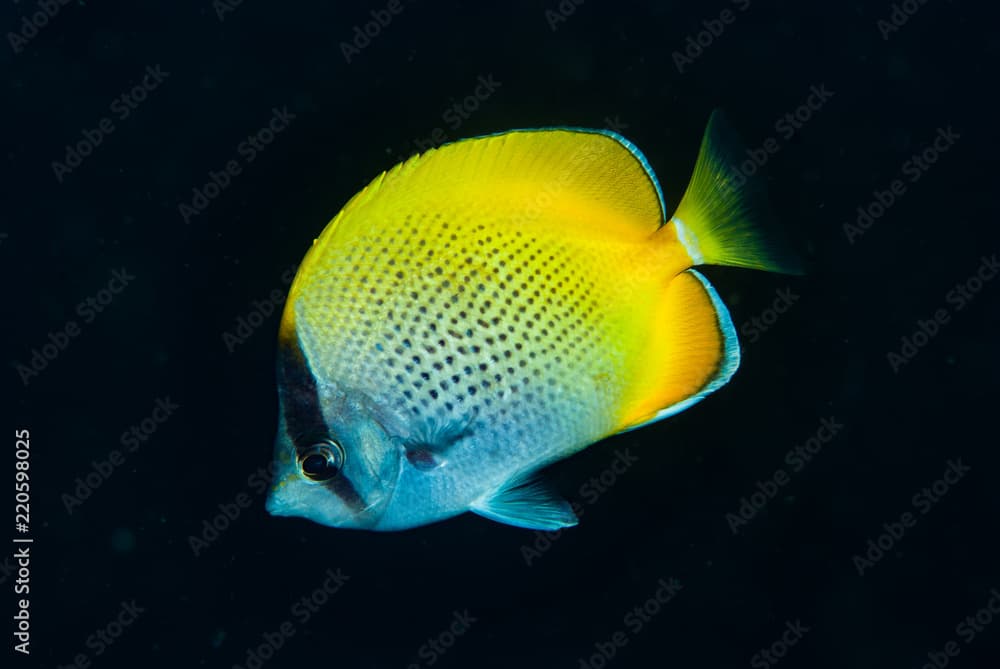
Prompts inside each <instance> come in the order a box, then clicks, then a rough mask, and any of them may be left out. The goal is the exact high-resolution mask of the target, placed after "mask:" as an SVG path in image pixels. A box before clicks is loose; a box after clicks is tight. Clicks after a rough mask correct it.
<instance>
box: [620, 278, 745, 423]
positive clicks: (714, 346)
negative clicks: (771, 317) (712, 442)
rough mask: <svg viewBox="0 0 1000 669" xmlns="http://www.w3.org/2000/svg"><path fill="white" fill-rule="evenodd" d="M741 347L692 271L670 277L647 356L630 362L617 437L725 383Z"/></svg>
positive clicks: (717, 301)
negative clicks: (630, 377)
mask: <svg viewBox="0 0 1000 669" xmlns="http://www.w3.org/2000/svg"><path fill="white" fill-rule="evenodd" d="M739 364H740V346H739V342H738V341H737V338H736V329H735V328H734V327H733V322H732V319H731V318H730V316H729V311H728V310H727V309H726V306H725V305H724V304H723V303H722V300H721V299H720V298H719V296H718V294H717V293H716V292H715V289H714V288H712V286H711V284H709V282H708V280H707V279H706V278H705V277H704V276H702V275H701V274H700V273H698V272H697V271H695V270H693V269H689V270H687V271H685V272H681V273H680V274H678V275H677V276H676V277H674V278H673V279H672V280H671V281H670V284H669V285H668V286H667V289H666V291H665V292H664V295H663V299H662V301H660V303H659V304H658V305H657V306H656V313H655V314H654V315H653V319H652V326H651V332H650V336H649V339H648V345H647V347H646V354H645V355H644V356H641V359H639V360H636V361H635V369H634V370H633V372H632V373H633V379H634V381H633V383H632V384H631V385H630V386H629V390H628V392H627V393H626V397H625V400H624V402H623V403H622V405H621V411H620V413H619V422H618V425H619V426H620V427H619V430H620V431H624V430H631V429H634V428H637V427H639V426H641V425H645V424H647V423H651V422H653V421H657V420H662V419H663V418H666V417H668V416H672V415H674V414H676V413H678V412H680V411H683V410H684V409H687V408H688V407H690V406H692V405H693V404H695V403H697V402H699V401H700V400H702V399H703V398H704V397H705V396H707V395H708V394H710V393H712V392H714V391H715V390H717V389H718V388H720V387H722V386H723V385H725V384H726V382H728V381H729V379H730V378H731V377H732V375H733V374H734V373H735V372H736V369H737V367H739Z"/></svg>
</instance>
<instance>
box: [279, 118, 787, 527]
mask: <svg viewBox="0 0 1000 669" xmlns="http://www.w3.org/2000/svg"><path fill="white" fill-rule="evenodd" d="M742 155H743V153H742V151H741V148H740V145H739V144H738V140H736V139H735V138H734V137H733V136H731V134H730V131H728V130H727V129H726V128H725V126H724V124H723V122H722V120H721V118H720V116H719V115H718V114H714V115H713V116H712V119H711V120H710V121H709V126H708V129H707V131H706V133H705V138H704V140H703V142H702V146H701V150H700V153H699V156H698V161H697V164H696V165H695V169H694V175H693V177H692V179H691V182H690V184H689V186H688V188H687V191H686V192H685V195H684V197H683V198H682V200H681V203H680V205H679V206H678V207H677V210H676V211H675V212H674V214H673V216H668V215H667V209H666V207H665V205H664V201H663V195H662V193H661V190H660V186H659V184H658V182H657V179H656V176H655V175H654V173H653V170H652V168H651V167H650V165H649V163H648V162H647V161H646V159H645V158H644V157H643V155H642V153H641V152H640V151H639V150H638V149H637V148H636V147H635V146H634V145H633V144H632V143H631V142H629V141H628V140H626V139H625V138H623V137H621V136H620V135H618V134H616V133H613V132H608V131H603V130H587V129H579V128H548V129H539V130H514V131H510V132H505V133H502V134H496V135H489V136H485V137H477V138H473V139H467V140H463V141H459V142H455V143H453V144H448V145H444V146H441V147H439V148H437V149H433V150H431V151H428V152H426V153H424V154H422V155H419V156H414V157H413V158H410V159H409V160H407V161H405V162H403V163H401V164H399V165H396V166H395V167H393V168H392V169H391V170H389V171H388V172H384V173H383V174H381V175H379V176H378V177H376V178H375V180H374V181H372V182H371V184H369V185H368V186H367V187H366V188H365V189H364V190H362V191H361V192H360V193H358V194H357V195H355V196H354V197H353V198H352V199H351V200H350V202H348V203H347V205H346V206H345V207H344V209H343V210H342V211H341V212H340V213H339V214H337V216H336V217H335V218H334V219H333V220H332V221H331V222H330V223H329V224H328V225H327V226H326V228H325V229H324V230H323V232H322V234H321V235H320V236H319V238H318V239H316V240H315V242H314V243H313V246H312V248H311V249H310V250H309V252H308V253H307V255H306V256H305V259H304V260H303V262H302V264H301V266H300V267H299V270H298V274H297V276H296V277H295V281H294V282H293V284H292V286H291V289H290V292H289V295H288V300H287V303H286V306H285V311H284V315H283V317H282V321H281V328H280V334H279V356H278V375H279V396H280V401H281V412H280V424H279V428H278V435H277V439H276V444H275V464H276V469H275V480H274V484H273V487H272V490H271V492H270V494H269V497H268V501H267V508H268V510H269V511H270V512H271V513H272V514H275V515H286V516H303V517H306V518H309V519H312V520H314V521H316V522H318V523H322V524H325V525H330V526H335V527H351V528H366V529H372V530H398V529H403V528H408V527H414V526H419V525H423V524H426V523H430V522H434V521H438V520H441V519H444V518H448V517H451V516H455V515H457V514H460V513H463V512H465V511H473V512H475V513H478V514H480V515H482V516H485V517H487V518H491V519H493V520H497V521H500V522H504V523H509V524H512V525H517V526H520V527H526V528H537V529H554V528H558V527H564V526H568V525H574V524H576V517H575V516H574V514H573V511H572V510H571V508H570V505H569V504H568V503H567V502H566V501H565V500H563V499H561V498H560V497H559V496H558V495H556V494H555V493H554V492H553V491H552V490H550V489H549V488H548V487H547V486H546V485H545V484H544V483H543V482H542V481H541V479H540V478H539V477H538V476H537V473H538V471H539V470H540V469H541V468H542V467H545V466H546V465H548V464H550V463H552V462H554V461H556V460H560V459H562V458H565V457H567V456H569V455H571V454H573V453H575V452H577V451H579V450H581V449H583V448H585V447H586V446H587V445H589V444H592V443H594V442H596V441H598V440H600V439H603V438H604V437H607V436H609V435H612V434H615V433H617V432H622V431H624V430H630V429H633V428H636V427H639V426H641V425H646V424H648V423H651V422H653V421H656V420H660V419H662V418H666V417H667V416H671V415H673V414H675V413H677V412H679V411H682V410H684V409H686V408H688V407H690V406H691V405H692V404H694V403H695V402H698V401H699V400H701V399H702V398H704V397H705V396H706V395H708V394H709V393H711V392H713V391H714V390H717V389H718V388H719V387H721V386H722V385H724V384H725V383H726V382H727V381H728V380H729V378H730V377H731V376H732V375H733V373H734V372H735V371H736V368H737V366H738V365H739V360H740V349H739V343H738V342H737V338H736V332H735V330H734V328H733V324H732V321H731V319H730V316H729V313H728V311H727V310H726V307H725V305H723V303H722V301H721V300H720V299H719V296H718V295H717V294H716V292H715V290H714V289H713V288H712V286H711V285H710V284H709V282H708V280H707V279H706V278H705V277H704V276H702V275H701V274H700V273H698V272H697V271H695V270H694V269H692V267H693V266H696V265H703V264H716V265H735V266H740V267H751V268H758V269H764V270H772V271H786V272H795V271H796V270H797V267H796V265H795V262H794V260H793V259H791V258H790V257H789V256H788V255H787V254H785V253H784V252H782V251H781V250H780V248H779V247H777V246H775V244H774V242H773V241H772V240H767V239H764V238H763V237H762V236H761V234H760V233H759V231H758V227H757V226H756V224H755V220H756V218H755V217H757V215H758V212H757V210H755V208H754V207H755V206H756V205H757V204H759V203H756V202H755V201H754V200H755V198H757V197H758V196H759V195H760V194H759V193H757V194H755V193H754V192H753V189H752V188H751V187H750V186H751V184H748V183H746V181H747V180H746V179H745V178H744V177H743V176H742V175H741V174H739V173H738V172H735V171H734V167H735V165H736V164H737V162H736V161H738V160H739V159H740V158H741V157H742Z"/></svg>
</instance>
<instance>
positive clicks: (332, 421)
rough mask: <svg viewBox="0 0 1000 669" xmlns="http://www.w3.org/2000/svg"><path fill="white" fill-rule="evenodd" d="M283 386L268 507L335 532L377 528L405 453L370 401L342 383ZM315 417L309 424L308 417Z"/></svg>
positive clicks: (273, 512)
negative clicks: (305, 408) (305, 387)
mask: <svg viewBox="0 0 1000 669" xmlns="http://www.w3.org/2000/svg"><path fill="white" fill-rule="evenodd" d="M310 386H311V387H310V388H309V389H308V390H307V391H306V392H307V393H309V394H313V395H314V396H313V398H312V399H307V401H306V404H308V406H309V407H311V409H312V410H311V411H305V412H303V411H302V408H303V389H302V388H296V387H288V386H285V387H282V388H281V389H280V392H281V405H282V407H281V408H282V411H281V420H280V422H279V427H278V435H277V438H276V439H275V445H274V465H273V470H274V478H273V483H272V486H271V490H270V492H269V494H268V497H267V510H268V512H269V513H271V514H272V515H276V516H299V517H302V518H308V519H309V520H312V521H314V522H317V523H320V524H321V525H328V526H330V527H340V528H353V529H374V528H375V526H376V525H377V524H378V521H379V519H380V518H381V517H382V515H383V514H384V513H385V510H386V508H387V506H388V504H389V502H390V500H391V498H392V494H393V491H394V489H395V486H396V482H397V479H398V476H399V471H400V464H401V462H400V461H401V457H402V455H401V452H400V449H399V447H398V445H397V444H396V443H395V442H394V441H393V439H392V438H391V437H390V435H389V434H388V433H387V431H386V430H385V429H384V428H383V426H382V425H381V424H380V423H379V421H378V420H376V418H375V415H374V413H373V412H372V411H371V410H370V409H369V406H368V404H367V403H366V401H365V400H364V398H359V397H357V396H355V395H353V394H351V393H347V392H344V391H343V390H341V389H340V388H339V387H337V386H336V384H332V383H318V382H313V383H312V384H310ZM309 413H312V414H314V417H313V419H311V420H305V421H303V420H302V419H303V416H304V415H308V414H309Z"/></svg>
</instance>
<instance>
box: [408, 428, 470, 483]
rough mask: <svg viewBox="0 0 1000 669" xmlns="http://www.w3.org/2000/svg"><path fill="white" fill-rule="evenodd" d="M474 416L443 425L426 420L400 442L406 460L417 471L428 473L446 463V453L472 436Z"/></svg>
mask: <svg viewBox="0 0 1000 669" xmlns="http://www.w3.org/2000/svg"><path fill="white" fill-rule="evenodd" d="M474 417H475V414H473V415H471V416H468V417H466V418H464V419H462V420H452V421H448V422H444V423H438V422H437V421H433V420H428V421H426V422H425V423H424V424H423V425H421V426H420V427H419V428H417V429H416V430H414V432H413V435H412V436H411V437H410V438H409V439H406V440H404V441H403V442H402V446H403V450H404V451H405V452H406V459H407V460H409V462H410V464H411V465H413V466H414V467H416V468H417V469H420V470H423V471H429V470H431V469H437V468H438V467H441V466H443V465H445V464H447V463H448V451H449V450H450V449H451V448H452V446H454V445H455V444H456V443H458V442H459V441H461V440H462V439H464V438H465V437H467V436H469V435H470V434H472V420H473V418H474Z"/></svg>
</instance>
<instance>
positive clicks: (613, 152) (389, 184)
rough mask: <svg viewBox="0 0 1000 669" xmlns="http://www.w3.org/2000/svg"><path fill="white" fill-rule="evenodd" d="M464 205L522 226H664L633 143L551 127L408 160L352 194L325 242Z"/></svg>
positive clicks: (653, 184) (652, 182)
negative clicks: (560, 219)
mask: <svg viewBox="0 0 1000 669" xmlns="http://www.w3.org/2000/svg"><path fill="white" fill-rule="evenodd" d="M463 202H468V203H473V202H480V203H481V202H491V203H499V202H502V203H503V204H504V205H505V208H507V210H508V212H509V216H510V217H511V218H512V219H513V220H517V219H521V220H522V222H524V223H531V222H533V220H534V219H538V218H540V217H541V213H549V212H559V211H563V212H566V213H567V214H568V215H569V216H570V217H571V218H572V219H573V220H576V221H578V223H579V224H580V225H586V224H587V222H588V221H590V220H593V221H594V222H595V223H597V222H600V223H601V224H602V225H604V226H605V227H612V226H614V225H615V224H620V225H622V226H625V227H631V228H635V229H636V231H637V232H641V233H643V234H650V233H652V232H654V231H655V230H656V229H658V228H659V227H660V226H661V225H662V223H663V222H664V207H663V201H662V195H661V193H660V187H659V184H658V183H657V181H656V176H655V175H654V174H653V171H652V169H651V168H650V167H649V164H648V162H647V161H646V159H645V158H644V157H643V155H642V153H641V152H640V151H639V149H637V148H636V147H635V146H634V145H633V144H632V143H631V142H629V141H628V140H627V139H625V138H624V137H622V136H620V135H618V134H616V133H613V132H610V131H606V130H588V129H581V128H550V129H538V130H511V131H509V132H504V133H500V134H496V135H486V136H483V137H474V138H471V139H465V140H461V141H458V142H454V143H452V144H445V145H442V146H440V147H438V148H436V149H431V150H430V151H427V152H426V153H423V154H420V155H417V156H414V157H412V158H410V159H408V160H406V161H405V162H402V163H400V164H398V165H396V166H395V167H393V168H392V169H390V170H389V171H387V172H383V173H382V174H380V175H379V176H378V177H376V178H375V179H374V180H373V181H372V182H371V183H370V184H369V185H368V186H367V187H366V188H365V189H364V190H362V191H361V192H360V193H358V194H357V195H355V196H354V198H352V199H351V201H350V202H348V204H347V206H345V207H344V209H343V211H341V212H340V214H338V215H337V217H336V218H335V219H334V222H336V223H337V225H331V226H329V227H328V228H327V231H326V233H325V234H324V237H325V236H326V235H327V234H330V235H333V234H337V235H341V234H350V233H351V232H352V230H351V229H352V228H353V227H354V226H364V225H366V221H365V219H369V220H370V217H371V216H377V215H392V216H397V217H398V216H400V215H402V214H404V213H405V212H407V211H410V210H413V209H414V208H417V207H419V208H420V209H421V210H427V208H428V207H431V208H434V207H435V206H440V207H441V208H442V209H444V208H448V209H450V210H452V211H454V210H456V209H457V210H459V211H461V209H462V203H463ZM357 214H363V215H361V216H358V215H357ZM400 224H403V222H402V220H401V221H400ZM318 241H319V244H322V243H323V241H324V239H323V238H320V240H318Z"/></svg>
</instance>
